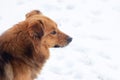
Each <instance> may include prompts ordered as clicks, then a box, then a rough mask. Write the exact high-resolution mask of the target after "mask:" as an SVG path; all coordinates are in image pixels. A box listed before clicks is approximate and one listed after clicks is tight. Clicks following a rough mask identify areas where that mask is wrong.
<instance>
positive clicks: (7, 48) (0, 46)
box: [0, 10, 72, 80]
mask: <svg viewBox="0 0 120 80" xmlns="http://www.w3.org/2000/svg"><path fill="white" fill-rule="evenodd" d="M71 41H72V38H71V37H70V36H68V35H67V34H65V33H63V32H62V31H60V30H59V29H58V27H57V24H56V23H55V22H54V21H53V20H51V19H50V18H48V17H46V16H44V15H43V14H42V13H41V12H40V11H39V10H33V11H31V12H29V13H27V14H26V19H25V20H24V21H21V22H19V23H18V24H15V25H14V26H13V27H12V28H10V29H8V30H7V31H5V32H4V33H3V34H2V35H1V36H0V80H34V79H35V78H36V77H37V75H38V74H39V73H40V71H41V69H42V67H43V65H44V63H45V62H46V60H47V59H48V58H49V54H50V53H49V48H59V47H65V46H66V45H68V44H69V43H70V42H71Z"/></svg>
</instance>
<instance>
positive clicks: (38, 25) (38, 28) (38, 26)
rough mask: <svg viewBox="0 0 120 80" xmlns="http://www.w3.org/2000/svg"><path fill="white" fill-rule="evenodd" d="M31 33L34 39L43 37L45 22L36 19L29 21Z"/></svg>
mask: <svg viewBox="0 0 120 80" xmlns="http://www.w3.org/2000/svg"><path fill="white" fill-rule="evenodd" d="M28 27H29V35H30V36H31V37H32V38H33V39H41V37H42V36H43V35H44V24H43V22H42V21H40V20H38V21H34V22H31V23H29V26H28Z"/></svg>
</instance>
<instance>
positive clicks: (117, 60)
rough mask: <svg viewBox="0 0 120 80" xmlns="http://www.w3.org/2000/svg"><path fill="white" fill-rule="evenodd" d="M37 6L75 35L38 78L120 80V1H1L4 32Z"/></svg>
mask: <svg viewBox="0 0 120 80" xmlns="http://www.w3.org/2000/svg"><path fill="white" fill-rule="evenodd" d="M33 9H38V10H40V11H42V12H43V14H45V15H46V16H48V17H50V18H51V19H53V20H54V21H56V22H57V24H58V26H59V28H60V29H61V30H62V31H63V32H65V33H67V34H69V35H70V36H72V37H73V41H72V43H71V44H70V45H69V46H67V47H65V48H59V49H50V52H51V54H50V58H49V60H48V61H47V62H46V64H45V65H44V67H43V70H42V72H41V73H40V75H39V76H38V78H37V79H36V80H120V36H119V35H120V0H1V1H0V26H1V28H0V33H2V32H4V31H5V30H6V29H8V28H10V27H11V26H12V25H14V24H16V23H18V22H19V21H22V20H24V18H25V17H24V15H25V14H26V13H27V12H29V11H31V10H33Z"/></svg>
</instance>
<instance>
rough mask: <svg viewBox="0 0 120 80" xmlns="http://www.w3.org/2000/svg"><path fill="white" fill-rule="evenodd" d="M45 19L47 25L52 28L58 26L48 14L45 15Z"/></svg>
mask: <svg viewBox="0 0 120 80" xmlns="http://www.w3.org/2000/svg"><path fill="white" fill-rule="evenodd" d="M43 20H44V22H45V24H46V25H48V26H51V27H52V28H56V27H57V24H56V22H55V21H53V20H52V19H50V18H48V17H46V16H43Z"/></svg>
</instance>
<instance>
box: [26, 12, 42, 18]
mask: <svg viewBox="0 0 120 80" xmlns="http://www.w3.org/2000/svg"><path fill="white" fill-rule="evenodd" d="M37 14H42V13H41V12H40V11H39V10H33V11H31V12H29V13H27V14H26V18H29V17H31V16H33V15H37Z"/></svg>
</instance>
